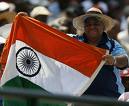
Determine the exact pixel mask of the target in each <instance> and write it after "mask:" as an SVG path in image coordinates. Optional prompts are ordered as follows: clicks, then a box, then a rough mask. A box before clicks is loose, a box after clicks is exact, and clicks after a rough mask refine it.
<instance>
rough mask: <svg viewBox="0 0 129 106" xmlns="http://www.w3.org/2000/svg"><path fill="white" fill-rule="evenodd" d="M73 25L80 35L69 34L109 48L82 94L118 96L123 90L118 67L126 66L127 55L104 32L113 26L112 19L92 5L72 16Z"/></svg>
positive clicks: (91, 43)
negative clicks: (103, 63) (91, 81)
mask: <svg viewBox="0 0 129 106" xmlns="http://www.w3.org/2000/svg"><path fill="white" fill-rule="evenodd" d="M73 25H74V27H75V28H76V29H77V32H81V33H82V35H71V36H73V37H75V38H76V39H78V40H80V41H82V42H84V43H88V44H90V45H93V46H96V47H100V48H103V49H107V50H109V54H108V55H104V56H103V59H104V60H105V62H106V63H105V65H104V66H103V67H102V68H101V70H100V72H99V74H98V75H97V77H96V78H95V80H94V81H93V83H92V84H91V85H90V87H89V88H88V89H87V90H86V91H85V93H84V95H97V96H106V97H114V98H118V97H119V96H120V94H122V93H123V92H124V86H123V84H122V82H121V77H120V69H124V68H126V67H127V66H128V56H127V54H126V52H125V50H124V49H123V48H122V47H121V45H120V44H119V43H118V42H117V41H115V40H113V39H110V38H109V37H108V34H107V33H106V32H107V31H108V30H110V29H111V28H112V27H113V25H114V22H113V19H112V18H110V17H109V16H107V15H104V14H103V13H102V11H101V10H100V9H98V8H95V7H93V8H90V9H89V10H88V11H87V13H86V14H84V15H81V16H79V17H76V18H74V20H73Z"/></svg>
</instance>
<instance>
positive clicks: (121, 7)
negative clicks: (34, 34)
mask: <svg viewBox="0 0 129 106" xmlns="http://www.w3.org/2000/svg"><path fill="white" fill-rule="evenodd" d="M92 6H94V7H97V8H100V9H101V10H102V11H103V13H104V14H107V15H109V16H110V17H112V18H113V19H114V23H115V26H114V27H113V28H112V29H111V30H109V31H108V32H107V33H108V34H109V36H110V37H111V38H113V39H115V40H117V41H119V42H120V43H121V44H122V46H123V47H124V48H125V49H126V51H127V53H128V55H129V0H0V42H1V47H0V52H1V51H2V49H3V48H2V47H3V45H2V44H4V42H5V41H6V39H7V37H8V35H9V32H10V30H11V25H12V22H13V19H14V17H15V15H16V14H17V13H18V12H27V13H28V15H29V16H30V17H33V18H35V19H37V20H39V21H41V22H44V23H46V24H48V25H50V26H52V27H53V28H56V29H58V30H60V31H62V32H64V33H66V34H68V33H76V30H75V28H74V27H73V25H72V20H73V18H74V17H77V16H79V15H82V14H84V13H85V12H86V11H87V10H88V9H89V8H91V7H92ZM78 34H79V32H78ZM121 76H122V77H123V82H124V83H125V86H126V90H129V71H128V69H127V70H123V71H122V73H121Z"/></svg>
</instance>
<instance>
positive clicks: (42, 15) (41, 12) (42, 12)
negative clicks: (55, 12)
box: [30, 6, 52, 23]
mask: <svg viewBox="0 0 129 106" xmlns="http://www.w3.org/2000/svg"><path fill="white" fill-rule="evenodd" d="M51 15H52V13H51V12H50V11H49V10H48V9H47V8H46V7H44V6H36V7H34V8H33V10H32V11H31V12H30V16H31V17H32V18H35V19H37V20H39V21H41V22H44V23H47V21H48V16H51Z"/></svg>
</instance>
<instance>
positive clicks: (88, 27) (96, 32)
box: [84, 17, 104, 38]
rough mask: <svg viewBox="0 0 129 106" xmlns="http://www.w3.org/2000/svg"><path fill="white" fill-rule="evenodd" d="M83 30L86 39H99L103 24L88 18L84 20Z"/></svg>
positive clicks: (93, 18) (95, 19) (98, 20)
mask: <svg viewBox="0 0 129 106" xmlns="http://www.w3.org/2000/svg"><path fill="white" fill-rule="evenodd" d="M84 29H85V33H86V36H87V37H88V38H100V37H101V36H102V33H103V31H104V24H103V22H102V21H101V20H100V19H97V18H95V17H90V18H87V19H86V20H85V25H84Z"/></svg>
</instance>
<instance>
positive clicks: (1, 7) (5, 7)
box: [0, 2, 9, 11]
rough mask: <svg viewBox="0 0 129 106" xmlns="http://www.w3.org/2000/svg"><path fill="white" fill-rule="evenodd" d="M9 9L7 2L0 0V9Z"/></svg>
mask: <svg viewBox="0 0 129 106" xmlns="http://www.w3.org/2000/svg"><path fill="white" fill-rule="evenodd" d="M7 9H9V4H8V3H6V2H0V11H5V10H7Z"/></svg>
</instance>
